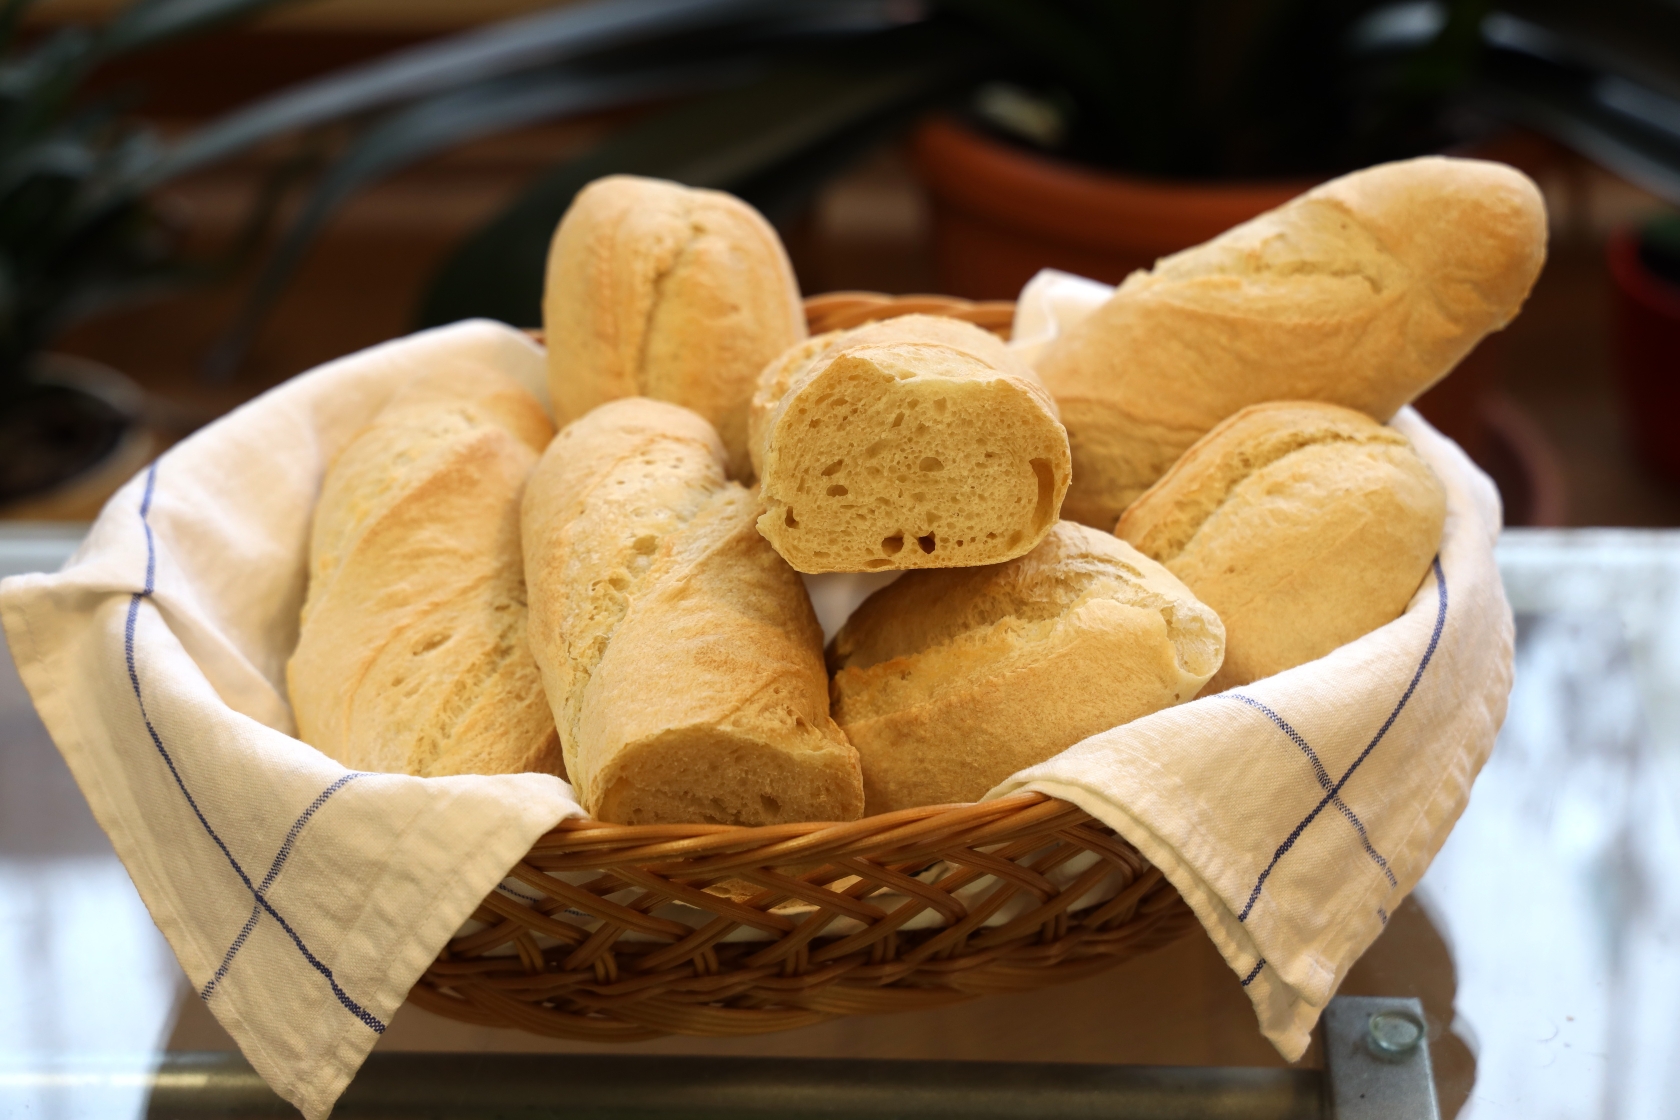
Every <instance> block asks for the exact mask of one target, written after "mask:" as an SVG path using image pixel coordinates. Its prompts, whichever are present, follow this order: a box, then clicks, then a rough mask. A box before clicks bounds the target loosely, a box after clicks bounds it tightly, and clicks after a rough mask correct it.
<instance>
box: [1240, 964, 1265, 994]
mask: <svg viewBox="0 0 1680 1120" xmlns="http://www.w3.org/2000/svg"><path fill="white" fill-rule="evenodd" d="M1265 967H1266V958H1265V957H1261V958H1260V959H1259V960H1257V961H1255V962H1254V967H1253V968H1251V969H1249V970H1248V975H1247V976H1244V977H1243V978H1242V986H1243V987H1245V988H1246V987H1248V986H1249V985H1250V984H1252V983H1254V978H1255V977H1256V976H1258V975H1260V970H1261V969H1262V968H1265Z"/></svg>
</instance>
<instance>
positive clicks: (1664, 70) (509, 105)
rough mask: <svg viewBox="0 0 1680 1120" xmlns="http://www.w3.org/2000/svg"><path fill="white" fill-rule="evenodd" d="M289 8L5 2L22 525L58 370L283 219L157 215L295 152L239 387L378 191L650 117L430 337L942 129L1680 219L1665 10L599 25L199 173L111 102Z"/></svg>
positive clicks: (2, 177) (1230, 7)
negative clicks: (1522, 174)
mask: <svg viewBox="0 0 1680 1120" xmlns="http://www.w3.org/2000/svg"><path fill="white" fill-rule="evenodd" d="M283 2H285V0H135V2H134V3H131V4H130V5H129V6H128V7H126V8H124V9H122V10H121V11H120V12H119V13H118V14H117V15H116V16H115V17H114V19H113V20H112V21H111V22H110V23H108V24H107V25H106V26H105V27H103V28H102V29H99V30H86V29H75V28H71V29H65V30H62V31H58V32H55V33H52V34H49V35H47V36H45V37H43V38H38V39H36V40H31V41H26V37H20V34H19V19H20V16H21V14H22V13H23V12H24V10H25V9H26V8H27V7H28V6H29V3H30V0H0V500H3V499H4V498H5V497H6V496H8V495H11V494H14V493H16V492H18V489H19V487H20V486H25V484H26V483H27V484H29V485H34V484H38V482H39V480H38V479H36V480H35V482H33V483H30V482H29V480H28V479H24V478H21V476H19V475H18V474H17V472H16V471H14V470H13V469H12V467H11V466H10V465H9V464H12V463H14V462H15V461H17V460H20V459H28V458H29V457H28V456H27V455H19V454H16V453H9V452H8V446H9V445H12V446H15V445H16V443H17V433H18V432H20V431H25V430H33V429H30V428H29V425H30V424H31V423H35V421H38V420H39V419H40V417H39V416H36V417H35V420H30V419H29V418H28V417H27V416H24V413H26V412H27V407H37V408H41V407H45V406H43V405H42V404H41V402H42V401H43V400H46V398H48V397H51V396H52V395H53V394H54V393H57V394H58V399H59V405H63V403H64V400H65V399H67V398H66V397H65V395H64V392H63V387H62V386H59V387H57V388H54V387H52V386H50V385H47V384H46V383H44V382H43V381H42V380H41V379H40V378H39V377H37V376H35V375H34V373H32V370H34V369H35V367H36V365H37V363H35V362H34V355H36V354H38V353H39V351H40V349H41V347H42V346H44V345H46V344H47V343H48V341H49V340H50V339H51V337H52V336H53V335H54V334H55V333H56V332H57V331H58V330H60V329H62V328H63V327H64V326H65V325H66V324H68V323H69V322H71V321H73V320H74V319H76V318H78V317H80V316H82V315H85V314H87V313H89V312H91V311H94V310H97V309H100V308H103V307H107V306H110V305H112V304H113V303H118V302H121V301H124V300H129V299H134V298H138V297H140V296H142V295H144V294H146V293H149V292H154V291H157V290H159V289H160V288H163V287H166V286H169V285H173V284H178V283H182V282H186V281H190V280H195V279H205V278H208V277H212V276H217V275H225V274H226V273H227V272H228V271H229V268H230V266H231V265H230V262H237V261H239V260H244V259H248V256H247V255H246V254H247V253H248V252H249V251H251V250H253V249H254V248H255V246H256V245H257V238H256V236H255V234H256V232H257V231H260V230H262V229H263V228H264V225H263V218H264V216H265V214H266V213H267V209H268V207H267V204H271V203H273V202H274V201H275V199H276V198H277V197H278V188H277V187H276V189H275V190H271V191H269V192H268V194H267V196H266V204H265V202H264V201H262V200H259V203H258V205H256V206H255V207H254V208H253V214H252V220H251V223H250V225H249V226H248V236H247V237H245V238H243V239H239V240H237V241H236V243H235V244H234V245H233V246H232V247H231V248H230V249H229V250H228V251H227V252H225V253H223V254H222V255H221V256H220V257H218V258H216V259H213V260H190V261H189V260H186V259H184V258H183V257H182V255H181V253H180V245H179V240H178V238H177V237H175V236H174V231H173V230H171V228H170V226H169V224H168V223H167V222H165V221H164V220H162V218H161V217H160V214H159V211H158V210H157V209H156V207H155V206H154V204H153V203H152V202H151V201H150V199H151V198H153V197H154V192H156V191H157V189H158V188H160V187H162V186H164V185H166V184H168V183H169V182H171V181H172V180H174V179H176V178H178V177H180V176H182V175H185V174H190V173H192V172H194V171H197V170H200V169H202V168H204V167H207V166H209V165H212V164H214V163H216V162H218V161H221V160H224V159H227V158H229V157H232V156H235V155H238V154H239V153H242V152H244V151H246V150H248V149H250V148H252V147H253V146H256V145H259V144H264V143H267V142H269V141H273V140H275V139H276V138H278V137H285V136H291V137H294V138H296V139H297V140H298V141H299V150H300V151H302V152H310V151H324V152H325V153H326V155H325V158H324V159H323V160H321V161H320V162H319V164H318V170H319V173H318V174H317V175H316V177H315V179H314V181H313V183H312V184H311V185H310V186H309V187H308V189H307V193H306V194H305V196H304V198H303V201H302V204H301V206H300V207H299V208H298V209H297V210H296V212H295V215H294V217H293V218H292V219H291V220H290V223H289V224H288V225H287V226H286V227H285V228H284V229H283V230H282V231H281V233H280V234H279V236H278V238H277V239H275V240H274V241H273V243H272V244H269V245H267V246H266V253H267V256H266V260H265V262H264V266H263V268H262V269H261V270H260V274H259V276H258V278H257V281H256V283H255V284H254V286H253V290H252V293H251V296H250V298H249V300H248V302H247V303H246V304H245V306H244V308H243V310H242V311H241V313H240V314H239V315H238V317H237V319H236V321H235V322H234V323H233V324H232V325H231V326H230V327H229V328H228V331H227V333H226V335H225V337H224V338H223V340H222V342H221V344H220V345H218V346H217V348H216V350H215V352H214V353H213V354H212V355H211V358H210V361H209V366H210V369H211V370H212V371H213V372H220V373H224V374H225V373H228V372H230V371H232V370H233V369H235V368H236V367H237V366H238V364H239V361H240V359H241V356H242V355H243V353H244V352H245V350H246V349H247V347H248V345H249V342H250V340H251V338H252V337H253V335H254V332H255V331H256V329H257V327H258V326H259V325H260V323H261V322H262V319H263V316H264V314H265V312H266V311H267V309H268V308H269V307H270V306H271V305H272V303H273V301H274V300H275V299H276V298H277V297H278V295H279V293H280V292H281V291H282V290H283V288H284V286H285V284H286V283H287V280H288V278H289V277H290V276H291V275H292V274H293V272H294V271H295V268H296V266H297V264H298V263H299V262H300V261H301V260H302V259H303V258H304V257H305V255H306V254H307V252H308V249H309V247H310V245H311V244H312V242H313V240H314V239H315V237H316V236H317V235H318V234H319V232H320V231H321V230H322V229H323V228H324V226H325V225H326V223H327V222H328V221H329V220H330V219H331V217H332V215H333V214H334V212H335V211H336V209H337V208H338V207H339V206H340V205H341V204H342V203H343V202H344V201H345V200H346V199H348V198H350V197H351V196H353V195H354V194H355V193H356V192H357V191H358V190H360V189H362V188H363V187H365V186H367V185H368V184H370V183H372V182H374V181H376V180H377V179H379V178H381V177H383V176H385V175H389V174H391V173H392V172H394V171H397V170H399V169H401V168H403V167H406V166H408V165H410V164H413V163H415V162H416V161H419V160H422V159H424V158H426V157H428V156H431V155H433V154H435V153H438V152H440V151H443V150H445V149H448V148H450V147H453V146H455V145H458V144H462V143H465V142H468V141H471V140H474V139H478V138H480V137H484V136H488V135H492V134H495V133H498V132H503V131H507V130H511V129H516V128H520V127H524V126H527V125H530V124H534V123H538V122H541V121H548V120H553V119H556V118H561V117H566V116H573V115H578V114H584V113H591V112H599V111H601V110H605V109H610V108H617V107H624V106H632V105H638V104H640V105H646V106H648V107H649V111H648V112H646V113H645V114H644V115H642V116H641V117H640V118H639V119H637V120H635V121H634V123H632V124H630V125H629V126H628V127H626V128H623V129H621V130H620V131H618V132H617V133H615V134H614V135H612V136H610V137H609V138H608V139H607V140H606V141H604V142H603V143H602V144H601V145H600V147H598V148H597V149H596V150H594V151H592V152H589V153H586V154H585V155H583V156H582V157H580V158H577V159H574V160H571V161H568V162H567V163H565V164H563V165H561V166H558V167H556V168H554V169H552V170H551V171H550V172H548V173H546V174H543V175H540V176H539V177H538V178H537V179H536V180H535V181H534V182H533V183H532V184H531V185H530V186H529V188H528V189H527V190H526V191H525V192H524V193H523V194H522V195H521V196H520V197H519V198H517V199H516V200H515V201H514V202H513V204H512V205H511V206H509V207H508V209H507V210H506V211H505V212H504V213H502V214H500V215H498V216H497V217H495V218H494V219H492V220H491V221H490V222H488V223H487V224H486V225H485V226H484V227H483V228H482V229H481V230H479V231H478V232H477V233H475V234H474V235H473V236H471V237H469V238H467V239H466V240H465V241H464V242H463V243H462V244H461V245H460V246H459V247H458V248H457V250H456V251H455V252H454V253H453V255H452V256H451V258H450V259H449V260H448V261H447V262H446V263H445V265H444V266H443V268H442V269H441V270H440V272H439V273H438V275H437V276H436V277H435V278H434V282H433V283H432V285H431V288H430V290H429V292H428V295H427V296H426V298H425V301H424V304H423V307H422V308H421V309H420V318H421V320H422V321H423V322H425V323H440V322H447V321H450V320H454V319H458V318H462V317H466V316H469V315H489V316H493V317H496V318H500V319H504V320H506V321H508V322H512V323H516V324H521V325H528V324H532V323H535V322H536V321H538V307H539V303H540V295H541V287H542V273H543V258H544V255H545V252H546V247H547V243H548V238H549V235H550V233H551V232H552V230H553V228H554V226H555V224H556V222H558V220H559V218H560V216H561V214H562V213H564V211H565V208H566V206H567V205H568V204H569V203H570V201H571V198H572V196H573V195H574V194H575V193H576V191H577V190H578V189H579V188H580V187H581V186H583V185H584V184H585V183H587V182H588V181H589V180H590V179H592V178H595V177H596V176H599V175H604V174H609V173H613V172H633V173H639V174H644V175H653V176H660V177H665V178H670V179H676V180H679V181H682V182H686V183H690V184H692V185H696V186H709V187H716V188H720V189H725V190H730V191H733V192H735V193H737V194H739V195H741V196H742V197H744V198H746V199H748V200H749V201H751V202H752V203H754V204H755V205H757V206H758V207H759V208H760V209H761V210H764V211H765V212H766V213H767V214H769V215H770V216H771V217H772V219H776V218H780V217H785V216H787V215H789V214H791V213H792V212H794V211H795V210H797V209H798V208H799V207H800V206H801V205H802V204H803V203H804V202H805V201H806V200H807V199H808V198H809V197H810V195H811V194H812V193H813V192H814V191H815V190H816V189H817V188H818V187H819V186H820V185H821V184H822V183H823V182H824V181H825V180H826V179H827V178H828V177H830V176H832V175H833V174H834V173H835V172H836V171H838V170H840V169H841V168H843V167H844V166H845V165H846V164H848V163H849V162H851V161H852V160H854V159H856V158H857V157H858V156H860V155H861V154H862V153H863V152H864V151H866V150H867V149H869V148H870V147H873V146H875V145H877V144H879V143H880V142H881V141H882V140H883V139H884V138H886V137H889V136H891V135H893V134H894V133H895V132H897V131H899V130H902V129H904V128H906V127H908V126H909V125H910V124H911V123H912V122H913V121H914V120H915V119H916V118H917V117H918V116H919V115H920V114H922V113H924V112H925V111H927V110H928V109H929V108H930V107H932V106H936V105H943V106H945V107H947V108H948V109H950V110H952V111H955V112H958V113H961V114H964V115H966V116H967V117H968V118H969V119H970V120H971V121H972V122H974V123H975V124H977V125H978V126H979V127H983V128H987V129H990V130H992V131H993V132H995V133H997V134H999V135H1002V136H1007V137H1009V138H1010V139H1012V140H1013V141H1014V142H1017V143H1020V144H1023V145H1026V146H1028V147H1033V148H1037V149H1039V150H1041V151H1045V152H1048V153H1050V154H1053V155H1055V156H1058V157H1061V158H1066V159H1073V160H1079V161H1083V162H1086V163H1089V164H1093V165H1096V166H1101V167H1112V168H1122V169H1126V170H1130V171H1133V172H1140V173H1143V174H1149V175H1159V176H1170V177H1178V178H1183V177H1191V178H1195V177H1220V176H1248V177H1252V176H1292V177H1293V176H1300V175H1304V174H1331V173H1335V172H1338V171H1341V170H1345V169H1348V168H1351V167H1355V166H1359V165H1362V164H1365V163H1370V162H1373V161H1376V160H1379V159H1385V158H1392V157H1396V156H1401V155H1407V154H1413V153H1416V152H1420V151H1429V150H1435V149H1438V148H1440V147H1441V146H1443V145H1445V144H1448V143H1450V142H1451V141H1452V140H1454V139H1456V138H1457V126H1456V120H1457V117H1456V113H1457V108H1458V107H1459V106H1460V105H1462V104H1464V103H1467V102H1468V103H1473V104H1475V105H1478V106H1480V107H1482V108H1483V109H1489V108H1491V109H1492V110H1493V111H1494V112H1496V113H1498V114H1501V115H1503V116H1505V117H1507V118H1508V119H1516V120H1521V121H1524V122H1525V123H1529V124H1532V125H1535V126H1537V127H1540V128H1543V129H1546V130H1548V131H1550V132H1551V133H1552V134H1553V135H1555V136H1558V137H1559V138H1561V139H1563V140H1565V141H1566V142H1568V143H1571V144H1573V145H1574V146H1576V147H1577V148H1579V149H1581V150H1583V151H1585V152H1587V153H1588V154H1590V155H1592V156H1593V157H1594V158H1598V159H1600V160H1601V161H1603V162H1606V163H1608V164H1609V165H1610V166H1612V167H1613V168H1615V169H1617V170H1619V171H1622V172H1623V173H1624V174H1627V175H1629V176H1630V177H1633V178H1635V179H1636V181H1640V182H1642V183H1644V184H1645V185H1647V186H1651V187H1652V188H1653V189H1656V190H1658V191H1659V193H1664V194H1666V195H1668V196H1669V197H1671V198H1673V199H1675V200H1676V201H1680V125H1677V124H1676V123H1675V122H1676V121H1680V58H1676V57H1675V56H1676V50H1675V44H1676V43H1680V8H1675V7H1674V6H1673V5H1672V4H1667V3H1664V2H1660V0H1598V2H1597V3H1595V4H1593V5H1582V4H1579V3H1574V2H1572V0H1178V2H1175V3H1165V4H1164V3H1159V2H1155V0H799V2H797V3H789V2H787V0H584V2H574V3H570V4H566V5H564V6H562V7H558V8H556V9H553V10H549V11H542V12H537V13H535V14H532V15H528V16H524V17H521V18H518V19H513V20H507V21H504V22H502V23H498V24H493V25H489V26H485V27H481V28H477V29H474V30H471V31H468V32H465V33H462V34H458V35H454V36H450V37H447V38H443V39H439V40H435V41H432V42H428V43H424V44H421V45H419V46H416V47H412V48H409V49H406V50H402V51H398V52H395V53H393V54H391V55H388V56H385V57H382V58H379V59H375V60H373V61H372V62H370V63H366V64H363V65H360V66H356V67H352V68H350V69H348V70H345V71H342V72H339V73H334V74H329V75H326V76H324V77H321V78H318V79H313V80H311V81H308V82H304V83H301V84H300V85H298V86H296V87H293V88H291V89H287V90H283V91H281V92H279V93H277V94H274V95H272V96H269V97H266V98H263V99H261V100H259V101H257V102H255V103H253V104H251V105H249V106H246V107H244V108H242V109H239V110H237V111H235V112H233V113H231V114H229V115H227V116H226V117H224V118H222V119H220V120H216V121H213V122H211V123H209V124H208V125H206V126H205V127H203V128H201V129H199V130H198V131H196V132H194V133H193V134H191V135H189V136H186V137H183V138H180V139H179V140H177V141H176V142H174V143H172V144H164V143H162V142H160V141H159V140H158V138H157V137H155V136H153V135H152V134H151V133H150V132H148V131H147V130H146V129H144V128H142V127H140V126H139V125H137V124H135V123H134V122H133V121H132V119H131V118H130V117H129V116H128V115H127V114H126V112H125V110H127V109H128V108H130V107H131V106H130V105H129V104H127V103H124V102H121V101H118V100H115V99H112V98H105V99H95V100H89V99H88V98H87V97H86V96H85V90H86V88H87V79H88V78H89V77H90V76H91V75H92V74H93V73H94V72H95V71H96V70H97V69H98V67H99V66H101V65H102V64H103V63H105V62H106V61H108V60H110V59H112V58H116V57H118V56H120V55H125V54H128V53H131V52H134V51H138V50H142V49H144V48H146V47H148V46H151V45H153V44H155V43H159V42H163V41H166V40H169V39H172V38H176V37H178V36H180V35H184V34H188V33H192V32H196V31H200V30H203V29H206V28H209V27H213V26H217V25H220V24H225V23H228V22H230V21H232V20H236V19H239V18H242V17H244V16H247V15H250V14H252V13H254V12H257V11H260V10H262V9H264V8H267V7H270V6H273V5H274V4H277V3H283ZM1490 5H1493V6H1491V7H1490ZM1630 28H1631V29H1633V30H1632V33H1630V32H1629V29H1630ZM325 134H330V137H331V139H330V140H323V135H325ZM300 165H301V161H293V163H292V164H290V165H287V166H294V167H295V166H300ZM31 399H32V400H33V401H34V405H33V406H31V405H30V400H31ZM26 406H27V407H26ZM55 407H57V406H55ZM65 407H68V406H65ZM88 407H92V406H88ZM48 411H50V409H49V410H48ZM71 411H72V412H73V411H74V408H72V409H71ZM20 417H21V419H20ZM40 426H41V425H40V424H39V423H35V428H36V429H39V428H40ZM73 426H74V425H69V426H68V427H65V426H63V425H61V427H64V430H66V431H68V430H69V427H73ZM24 473H25V474H28V470H25V471H24Z"/></svg>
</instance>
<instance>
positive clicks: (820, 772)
mask: <svg viewBox="0 0 1680 1120" xmlns="http://www.w3.org/2000/svg"><path fill="white" fill-rule="evenodd" d="M755 510H756V507H755V504H754V502H753V499H752V496H751V494H750V493H749V492H748V491H746V490H744V489H743V488H742V487H741V486H740V485H739V484H737V483H731V482H725V481H724V477H723V448H722V446H721V445H720V444H719V442H718V438H717V435H716V434H715V433H714V432H713V431H712V427H711V425H709V424H707V423H706V422H705V421H704V420H703V419H701V418H700V417H699V416H697V415H695V414H694V413H692V412H690V411H688V410H687V409H683V408H678V407H677V406H676V405H671V404H664V403H661V402H658V401H651V400H647V399H645V398H636V397H632V398H628V399H625V400H621V401H615V402H613V403H611V404H608V405H604V406H603V407H601V408H599V409H596V410H595V411H594V412H592V413H590V414H589V415H588V416H586V417H584V418H583V419H582V420H578V421H576V422H574V423H572V424H571V425H570V426H568V427H567V428H566V429H565V430H564V431H562V432H561V433H560V435H559V437H558V438H556V439H555V441H554V443H553V444H552V445H551V446H550V447H549V449H548V451H547V452H546V453H545V454H544V455H543V458H542V462H541V464H540V465H539V466H538V467H537V470H536V473H535V474H534V475H532V478H531V482H530V485H529V486H528V487H527V489H526V492H525V508H524V526H525V558H526V570H527V572H528V573H529V579H530V587H531V638H530V641H531V648H532V651H533V652H534V653H535V654H536V658H537V663H538V664H539V665H541V666H542V675H543V684H544V687H545V688H546V690H547V692H548V697H549V702H550V703H551V705H552V706H553V711H554V719H555V722H556V723H557V724H558V725H559V728H560V741H561V744H562V746H563V748H564V750H565V755H566V768H567V772H568V773H569V774H570V775H571V779H572V784H573V786H574V787H575V789H576V791H577V795H578V798H579V800H580V801H581V803H582V804H583V805H584V807H585V808H587V809H588V810H589V811H590V812H591V813H592V814H593V815H594V816H596V817H597V818H599V819H601V820H606V821H616V822H618V823H621V824H661V823H666V824H669V823H677V822H685V821H699V822H710V823H715V824H744V825H764V824H781V823H784V822H789V821H809V820H819V821H820V820H852V819H855V818H856V817H857V816H858V815H859V813H860V812H862V810H863V788H862V784H861V778H860V775H859V771H858V759H857V752H856V751H854V750H853V749H852V748H851V746H850V745H849V744H848V743H847V742H846V739H845V736H844V735H842V734H841V733H840V729H839V728H838V727H836V726H835V724H834V721H833V720H831V719H830V718H829V716H828V679H827V676H826V674H825V672H824V669H823V661H822V631H821V630H819V629H818V628H817V620H816V616H815V615H813V614H812V612H811V603H810V600H809V599H808V598H807V597H806V595H805V588H804V585H803V584H802V583H801V582H800V579H799V576H798V575H796V574H795V573H794V571H793V569H791V568H789V567H788V566H787V565H786V564H785V563H783V562H782V559H781V557H779V556H777V555H776V553H775V551H774V550H772V549H771V548H770V546H769V545H768V544H767V543H765V541H764V538H763V537H760V536H759V535H758V532H757V531H756V530H755V529H754V528H753V517H754V513H755Z"/></svg>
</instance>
